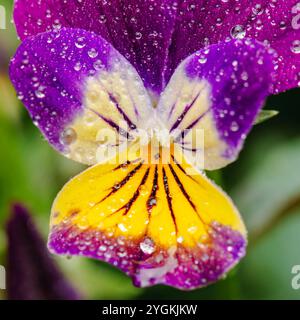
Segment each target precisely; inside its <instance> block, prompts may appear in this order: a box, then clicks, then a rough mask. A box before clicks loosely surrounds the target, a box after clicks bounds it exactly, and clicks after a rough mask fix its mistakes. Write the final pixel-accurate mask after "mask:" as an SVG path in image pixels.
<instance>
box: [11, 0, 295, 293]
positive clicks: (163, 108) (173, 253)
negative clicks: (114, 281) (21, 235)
mask: <svg viewBox="0 0 300 320" xmlns="http://www.w3.org/2000/svg"><path fill="white" fill-rule="evenodd" d="M299 13H300V3H298V1H294V0H255V1H253V0H250V1H249V0H247V1H246V0H210V1H204V0H198V1H195V0H178V1H171V0H123V1H117V0H82V1H78V0H30V1H28V0H26V1H25V0H18V1H16V2H15V9H14V21H15V24H16V27H17V31H18V34H19V36H20V38H21V40H22V41H23V42H22V44H21V45H20V47H19V48H18V50H17V52H16V54H15V56H14V58H13V59H12V62H11V65H10V76H11V80H12V82H13V84H14V86H15V88H16V91H17V93H18V96H19V98H20V99H21V100H22V102H23V103H24V105H25V106H26V108H27V109H28V111H29V113H30V115H31V117H32V119H33V121H34V123H35V124H36V125H37V126H38V127H39V129H40V130H41V132H42V133H43V135H44V136H45V138H46V139H47V140H48V141H49V143H50V144H51V145H52V146H53V147H54V148H55V149H56V150H58V151H59V152H61V153H62V154H64V155H66V156H67V157H69V158H71V159H73V160H76V161H79V162H82V163H85V164H88V165H93V166H92V167H91V168H89V169H88V170H86V171H85V172H83V173H81V174H80V175H78V176H77V177H75V178H74V179H72V180H71V181H70V182H69V183H68V184H67V185H66V186H65V187H64V188H63V189H62V191H61V192H60V193H59V195H58V196H57V198H56V200H55V202H54V205H53V208H52V217H51V232H50V236H49V244H48V245H49V248H50V250H51V251H52V252H53V253H56V254H62V255H83V256H86V257H90V258H95V259H100V260H104V261H106V262H109V263H111V264H112V265H114V266H116V267H118V268H120V269H121V270H123V271H124V272H126V273H127V274H128V275H129V276H130V277H132V278H133V281H134V284H135V285H137V286H142V287H144V286H149V285H155V284H159V283H160V284H166V285H170V286H174V287H177V288H180V289H186V290H188V289H194V288H198V287H202V286H205V285H207V284H209V283H212V282H214V281H216V280H218V279H220V278H221V277H223V275H224V274H225V273H226V272H227V271H228V270H229V269H231V268H232V267H233V266H234V265H235V264H236V263H237V262H238V261H239V260H240V259H241V258H242V257H243V256H244V254H245V248H246V244H247V240H246V230H245V227H244V224H243V221H242V219H241V217H240V215H239V213H238V211H237V209H236V208H235V207H234V205H233V203H232V202H231V200H230V199H229V197H228V196H227V195H226V194H224V193H223V192H222V191H221V190H220V189H219V188H218V187H217V186H215V185H214V184H213V183H212V182H211V181H210V180H209V179H208V178H207V177H206V176H205V174H204V170H214V169H218V168H222V167H224V166H226V165H227V164H229V163H231V162H233V161H234V160H235V159H236V158H237V156H238V153H239V151H240V150H241V148H242V146H243V142H244V140H245V138H246V136H247V134H248V133H249V131H250V129H251V127H252V126H253V123H254V121H255V119H256V117H257V115H258V114H259V112H260V110H261V108H262V106H263V103H264V101H265V99H266V97H267V96H268V95H270V94H274V93H280V92H282V91H284V90H287V89H290V88H293V87H296V86H297V85H298V84H299V81H300V60H299V53H300V31H299V28H300V25H299V23H298V20H299ZM140 129H143V130H145V131H146V132H147V137H150V138H149V140H147V141H148V142H149V145H150V142H153V141H154V140H155V141H156V148H154V153H151V152H152V151H151V152H150V153H151V154H152V155H154V157H153V158H152V160H156V161H148V162H147V161H145V158H144V157H143V156H142V153H143V152H142V151H143V150H144V149H145V148H146V149H147V150H148V148H149V145H148V144H146V146H144V147H143V148H141V147H140V148H137V149H135V151H134V152H133V151H132V149H134V148H132V147H133V146H134V145H135V144H136V139H134V138H132V137H134V136H135V135H134V132H136V131H137V130H140ZM103 130H110V131H111V132H114V133H115V135H116V137H117V139H116V142H115V143H107V141H103V139H102V138H103V137H102V136H101V132H103ZM155 130H157V131H164V132H167V133H168V135H169V136H170V137H171V143H170V144H169V145H165V144H164V143H163V139H161V138H159V137H157V136H156V135H152V134H150V132H152V133H153V131H155ZM196 130H202V131H203V132H204V143H203V144H200V143H194V141H193V140H194V136H195V132H196ZM148 133H149V134H148ZM103 145H105V146H106V147H107V146H109V147H110V149H109V151H112V152H110V155H107V154H106V153H105V152H104V153H103V152H102V151H103V148H102V147H103ZM165 149H168V150H170V159H169V161H166V162H163V161H161V159H162V154H163V150H165ZM128 150H129V152H128ZM151 150H152V149H151ZM124 152H125V153H127V155H128V154H129V157H127V158H126V160H124V161H122V159H123V157H122V155H123V153H124ZM199 152H200V153H201V154H202V155H203V157H204V162H203V163H202V164H201V163H195V161H193V159H194V158H195V157H194V156H195V154H197V153H199ZM112 155H116V156H117V158H118V159H119V161H118V162H117V163H115V164H114V163H112V162H111V161H109V160H111V159H110V157H111V156H112ZM182 155H183V157H181V156H182ZM179 156H180V158H181V161H179ZM191 173H192V174H191Z"/></svg>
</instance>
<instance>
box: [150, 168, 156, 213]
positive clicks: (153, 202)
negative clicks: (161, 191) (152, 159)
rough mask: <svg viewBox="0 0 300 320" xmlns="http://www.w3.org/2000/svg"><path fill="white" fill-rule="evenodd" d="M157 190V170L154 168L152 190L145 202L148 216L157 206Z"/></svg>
mask: <svg viewBox="0 0 300 320" xmlns="http://www.w3.org/2000/svg"><path fill="white" fill-rule="evenodd" d="M157 190H158V169H157V166H155V171H154V177H153V182H152V190H151V193H150V196H149V198H148V200H147V210H148V213H149V214H150V213H151V210H152V208H153V207H154V206H156V204H157V199H156V194H157Z"/></svg>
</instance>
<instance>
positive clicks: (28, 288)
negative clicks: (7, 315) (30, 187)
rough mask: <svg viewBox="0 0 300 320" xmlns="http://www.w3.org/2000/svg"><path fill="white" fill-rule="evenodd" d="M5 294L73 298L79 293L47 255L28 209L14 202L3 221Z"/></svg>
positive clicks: (22, 297)
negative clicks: (5, 252) (5, 240)
mask: <svg viewBox="0 0 300 320" xmlns="http://www.w3.org/2000/svg"><path fill="white" fill-rule="evenodd" d="M7 240H8V257H7V294H8V299H13V300H49V299H50V300H74V299H79V298H80V295H79V294H78V293H77V292H76V291H75V289H74V288H73V287H72V285H71V284H69V282H68V281H67V280H66V279H65V277H64V276H63V274H62V272H61V271H60V270H59V268H58V267H57V265H56V264H55V262H54V261H53V259H52V258H51V257H50V256H49V253H48V250H47V247H46V245H45V242H44V241H43V239H42V237H41V235H40V234H39V233H38V231H37V230H36V227H35V225H34V223H33V221H32V219H31V217H30V214H29V212H28V211H27V210H26V209H25V208H24V207H23V205H21V204H14V205H13V206H12V208H11V217H10V220H9V221H8V223H7Z"/></svg>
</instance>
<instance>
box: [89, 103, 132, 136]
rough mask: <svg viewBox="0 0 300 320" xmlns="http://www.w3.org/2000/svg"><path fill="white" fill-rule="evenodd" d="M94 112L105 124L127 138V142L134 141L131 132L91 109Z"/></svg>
mask: <svg viewBox="0 0 300 320" xmlns="http://www.w3.org/2000/svg"><path fill="white" fill-rule="evenodd" d="M89 110H91V111H92V112H94V113H95V114H96V115H97V116H98V117H99V118H101V119H102V120H103V121H104V122H106V123H107V124H108V125H109V126H111V127H112V128H113V129H115V130H116V131H117V132H118V133H119V134H120V135H121V136H122V137H124V138H126V139H127V140H132V139H133V137H132V136H131V134H130V133H129V132H127V131H126V130H124V129H123V128H121V127H120V126H119V125H117V124H116V123H115V122H114V121H112V120H111V119H108V118H106V117H104V116H103V115H102V114H100V113H99V112H97V111H96V110H94V109H92V108H89Z"/></svg>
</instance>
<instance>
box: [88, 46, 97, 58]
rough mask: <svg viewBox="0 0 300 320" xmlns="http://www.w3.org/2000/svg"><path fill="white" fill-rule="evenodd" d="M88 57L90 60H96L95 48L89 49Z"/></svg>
mask: <svg viewBox="0 0 300 320" xmlns="http://www.w3.org/2000/svg"><path fill="white" fill-rule="evenodd" d="M88 55H89V57H90V58H92V59H93V58H96V57H97V56H98V51H97V50H96V49H95V48H91V49H90V50H89V51H88Z"/></svg>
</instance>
